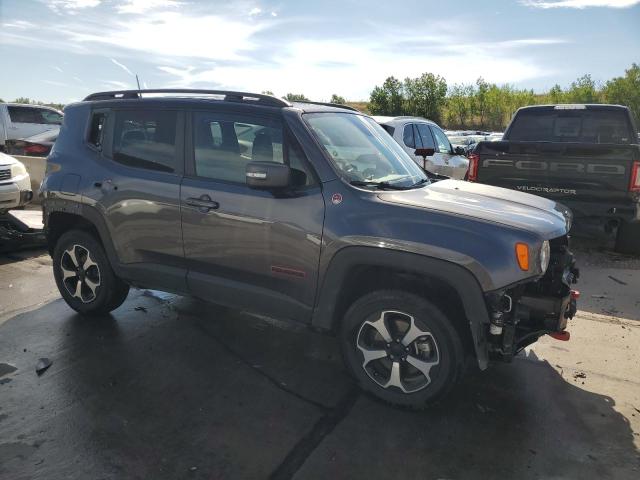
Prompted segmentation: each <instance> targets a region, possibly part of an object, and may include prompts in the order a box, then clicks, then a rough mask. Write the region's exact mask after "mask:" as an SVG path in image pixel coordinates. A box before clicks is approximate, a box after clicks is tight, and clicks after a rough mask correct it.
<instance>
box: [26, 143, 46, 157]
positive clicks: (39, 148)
mask: <svg viewBox="0 0 640 480" xmlns="http://www.w3.org/2000/svg"><path fill="white" fill-rule="evenodd" d="M48 150H49V147H47V146H45V145H38V144H37V143H33V144H31V145H27V146H25V147H24V153H25V155H33V154H34V153H47V151H48Z"/></svg>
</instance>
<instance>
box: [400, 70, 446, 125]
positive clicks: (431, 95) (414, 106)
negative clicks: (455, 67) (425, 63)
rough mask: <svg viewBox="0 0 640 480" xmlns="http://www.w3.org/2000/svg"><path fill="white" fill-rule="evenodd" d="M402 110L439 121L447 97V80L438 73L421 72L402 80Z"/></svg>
mask: <svg viewBox="0 0 640 480" xmlns="http://www.w3.org/2000/svg"><path fill="white" fill-rule="evenodd" d="M404 97H405V108H404V111H405V112H406V113H408V114H409V115H415V116H418V117H425V118H429V119H431V120H434V121H436V122H440V120H441V117H442V110H443V107H444V104H445V100H446V97H447V82H446V80H445V79H444V78H442V77H441V76H440V75H434V74H433V73H423V74H422V75H420V76H419V77H418V78H413V79H412V78H406V79H405V81H404Z"/></svg>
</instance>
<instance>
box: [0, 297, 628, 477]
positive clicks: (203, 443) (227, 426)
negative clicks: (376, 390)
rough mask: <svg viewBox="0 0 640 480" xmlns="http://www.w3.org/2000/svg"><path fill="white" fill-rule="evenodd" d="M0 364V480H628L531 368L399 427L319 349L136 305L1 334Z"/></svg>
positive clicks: (277, 326) (621, 423) (52, 308)
mask: <svg viewBox="0 0 640 480" xmlns="http://www.w3.org/2000/svg"><path fill="white" fill-rule="evenodd" d="M40 356H48V357H50V358H51V359H52V360H53V365H52V366H51V367H50V368H49V370H47V371H46V372H45V373H44V374H43V375H42V376H41V377H38V376H37V375H36V374H35V372H34V370H33V368H34V365H35V363H36V361H37V358H38V357H40ZM0 362H6V363H9V364H11V365H14V366H15V367H16V368H17V370H16V371H15V372H13V373H10V374H8V375H6V376H5V377H3V379H2V380H3V381H4V380H8V382H3V384H0V395H1V396H2V398H3V401H2V402H1V405H0V432H1V433H0V476H2V477H3V478H16V479H18V478H31V477H40V478H63V477H66V476H73V477H75V478H268V477H270V476H272V477H273V478H289V477H291V476H292V475H293V474H294V473H295V474H296V476H297V478H305V479H306V478H388V477H390V476H398V475H402V476H404V475H407V476H412V477H417V478H456V479H458V478H549V477H553V478H578V477H583V478H596V477H597V478H616V479H617V478H634V477H635V478H637V470H636V471H635V472H634V470H633V468H636V469H637V468H638V466H639V464H638V458H639V457H638V450H637V449H636V447H635V445H634V434H633V432H632V431H631V428H630V425H629V423H628V421H627V420H626V418H624V417H623V416H622V415H621V414H619V413H618V412H617V411H616V409H615V404H614V402H613V400H612V399H611V398H609V397H607V396H603V395H598V394H595V393H592V392H589V391H587V390H585V389H584V387H582V386H581V385H579V384H577V383H575V382H573V381H572V380H571V379H565V378H563V377H562V376H561V374H560V373H558V372H557V371H556V370H555V369H554V368H553V367H552V366H551V365H549V364H548V363H547V362H545V361H540V360H538V359H537V358H535V357H534V356H533V355H530V356H529V357H526V358H524V357H522V358H520V357H519V358H517V359H516V360H515V361H514V363H513V364H512V365H495V366H494V367H493V368H491V369H490V370H488V371H485V372H481V373H480V372H475V373H471V374H470V375H468V376H467V377H466V378H465V380H464V381H463V382H462V384H461V385H460V386H459V387H458V388H457V389H456V390H455V391H454V392H453V393H452V394H451V395H450V396H449V397H448V398H447V399H446V400H445V401H443V402H442V403H441V404H440V405H438V406H436V407H432V408H431V409H429V410H426V411H423V412H409V411H404V410H398V409H395V408H392V407H389V406H387V405H385V404H382V403H380V402H378V401H375V400H373V399H371V398H370V397H368V396H365V395H362V394H360V393H357V390H355V389H354V387H353V385H352V383H351V380H350V379H349V377H348V376H347V375H346V374H345V372H344V370H343V368H342V364H341V361H340V356H339V354H338V349H337V346H336V342H335V341H334V340H333V339H332V338H331V337H329V336H327V335H322V334H318V333H314V332H311V331H310V330H308V329H306V328H303V327H300V326H296V325H291V324H288V323H285V322H278V321H274V320H271V319H266V318H261V317H256V316H251V315H248V314H245V313H242V312H235V311H229V310H225V309H222V308H218V307H213V306H211V305H208V304H205V303H202V302H199V301H195V300H191V299H187V298H180V297H174V296H162V295H160V296H159V295H157V294H154V293H149V292H143V293H140V292H135V293H133V294H132V295H131V298H130V299H129V300H128V301H127V302H126V303H125V304H124V305H123V306H122V307H121V308H120V309H118V310H116V311H115V312H114V314H113V316H109V317H105V318H103V319H98V320H95V321H87V319H84V318H82V317H80V316H77V315H75V314H73V313H71V311H70V310H69V309H68V308H67V307H66V305H65V304H64V302H62V301H60V300H58V301H54V302H52V303H50V304H48V305H46V306H44V307H42V308H39V309H37V310H35V311H33V312H29V313H26V314H22V315H19V316H17V317H15V318H13V319H11V320H8V321H7V322H6V323H5V324H4V325H2V326H0ZM296 472H297V473H296Z"/></svg>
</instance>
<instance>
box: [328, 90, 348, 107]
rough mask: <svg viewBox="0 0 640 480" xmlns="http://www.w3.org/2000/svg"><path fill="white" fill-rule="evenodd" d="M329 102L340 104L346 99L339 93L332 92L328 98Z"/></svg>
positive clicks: (345, 101)
mask: <svg viewBox="0 0 640 480" xmlns="http://www.w3.org/2000/svg"><path fill="white" fill-rule="evenodd" d="M329 103H339V104H341V105H344V104H345V103H347V100H346V99H345V98H344V97H341V96H340V95H337V94H335V93H334V94H333V95H331V100H329Z"/></svg>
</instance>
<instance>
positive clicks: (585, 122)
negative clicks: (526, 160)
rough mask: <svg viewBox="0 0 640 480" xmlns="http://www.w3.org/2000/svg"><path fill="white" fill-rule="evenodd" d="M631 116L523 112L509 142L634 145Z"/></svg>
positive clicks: (600, 112) (619, 113)
mask: <svg viewBox="0 0 640 480" xmlns="http://www.w3.org/2000/svg"><path fill="white" fill-rule="evenodd" d="M632 137H633V136H632V132H631V131H630V126H629V122H628V119H627V115H626V113H625V112H624V111H615V110H596V109H584V110H531V111H526V110H525V111H521V112H519V113H518V115H517V116H516V118H515V119H514V121H513V125H512V126H511V129H510V131H509V140H514V141H520V142H578V143H615V144H626V143H633V138H632Z"/></svg>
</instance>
